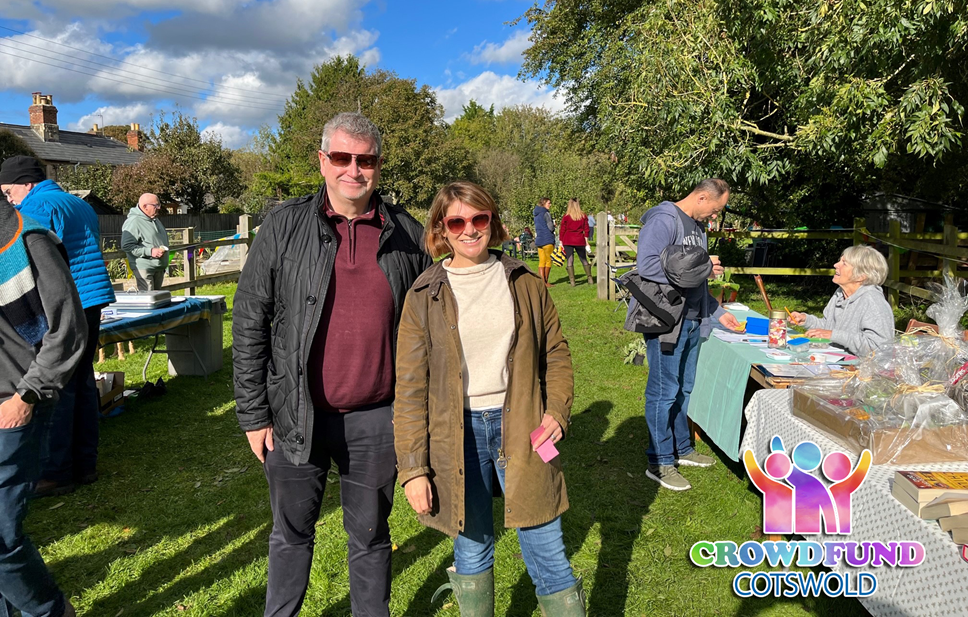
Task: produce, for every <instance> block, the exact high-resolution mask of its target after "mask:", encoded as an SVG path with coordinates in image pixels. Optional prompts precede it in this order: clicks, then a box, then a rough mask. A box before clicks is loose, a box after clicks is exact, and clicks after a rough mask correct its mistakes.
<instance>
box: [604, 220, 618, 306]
mask: <svg viewBox="0 0 968 617" xmlns="http://www.w3.org/2000/svg"><path fill="white" fill-rule="evenodd" d="M607 222H608V220H607V219H606V223H607ZM615 248H616V246H615V224H614V223H613V224H612V225H608V265H609V266H614V265H615V264H617V263H618V251H616V250H615ZM609 270H611V268H609ZM616 274H618V273H617V272H616ZM608 299H609V300H615V299H616V295H615V285H609V286H608Z"/></svg>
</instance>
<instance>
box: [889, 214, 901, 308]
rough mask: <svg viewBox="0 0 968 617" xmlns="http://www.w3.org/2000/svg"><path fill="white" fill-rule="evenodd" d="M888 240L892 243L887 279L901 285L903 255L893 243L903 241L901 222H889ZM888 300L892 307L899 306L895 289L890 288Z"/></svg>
mask: <svg viewBox="0 0 968 617" xmlns="http://www.w3.org/2000/svg"><path fill="white" fill-rule="evenodd" d="M888 224H889V227H888V234H887V236H888V238H889V239H890V241H891V242H892V244H891V245H890V247H889V249H888V253H887V272H888V274H887V278H888V279H890V280H892V281H894V282H896V283H899V282H901V276H900V272H901V253H900V249H899V248H898V247H897V246H894V244H893V243H896V242H898V241H899V240H900V239H901V221H898V220H891V221H888ZM887 299H888V300H889V301H890V303H891V307H892V308H894V307H896V306H897V301H898V292H897V290H896V289H894V288H890V289H889V290H888V292H887Z"/></svg>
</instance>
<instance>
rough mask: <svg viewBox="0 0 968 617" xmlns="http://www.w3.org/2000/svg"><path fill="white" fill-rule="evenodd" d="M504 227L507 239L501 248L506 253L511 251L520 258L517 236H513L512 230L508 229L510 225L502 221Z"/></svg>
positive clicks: (513, 255) (512, 254)
mask: <svg viewBox="0 0 968 617" xmlns="http://www.w3.org/2000/svg"><path fill="white" fill-rule="evenodd" d="M502 226H503V227H504V235H505V236H506V239H505V240H504V242H502V243H501V250H502V251H503V252H505V253H510V254H511V256H512V257H514V258H515V259H517V258H518V242H517V239H516V238H512V237H511V232H510V231H508V226H507V225H506V224H504V223H502Z"/></svg>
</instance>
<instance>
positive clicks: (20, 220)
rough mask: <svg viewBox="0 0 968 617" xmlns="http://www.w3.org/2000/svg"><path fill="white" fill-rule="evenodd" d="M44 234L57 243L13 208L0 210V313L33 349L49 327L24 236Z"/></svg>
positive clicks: (46, 232) (52, 234) (53, 236)
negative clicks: (31, 268)
mask: <svg viewBox="0 0 968 617" xmlns="http://www.w3.org/2000/svg"><path fill="white" fill-rule="evenodd" d="M28 233H43V234H48V236H50V238H51V240H53V241H54V243H55V244H57V245H58V246H60V239H58V238H57V236H56V235H54V233H53V232H51V231H49V230H48V229H46V228H45V227H43V226H42V225H40V224H39V223H37V222H36V221H34V220H33V219H31V218H28V217H24V216H23V215H21V214H20V213H19V212H17V211H16V210H14V209H13V208H0V313H2V314H3V317H4V318H5V319H6V320H7V321H8V322H9V323H10V324H11V325H12V326H13V328H14V329H15V330H16V331H17V333H18V334H19V335H20V336H21V337H23V339H24V340H25V341H27V343H29V344H30V345H32V346H34V347H36V346H37V345H39V344H40V342H41V341H42V340H43V338H44V334H45V333H46V332H47V329H48V327H49V325H48V323H47V316H46V315H45V313H44V307H43V304H42V303H41V301H40V294H39V293H38V291H37V284H36V281H35V280H34V276H33V274H32V273H31V271H30V259H29V258H28V256H27V245H26V244H25V242H24V236H25V235H26V234H28Z"/></svg>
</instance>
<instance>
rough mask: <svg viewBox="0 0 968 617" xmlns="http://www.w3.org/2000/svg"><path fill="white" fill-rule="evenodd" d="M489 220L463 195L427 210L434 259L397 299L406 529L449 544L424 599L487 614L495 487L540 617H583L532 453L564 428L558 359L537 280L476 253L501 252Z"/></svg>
mask: <svg viewBox="0 0 968 617" xmlns="http://www.w3.org/2000/svg"><path fill="white" fill-rule="evenodd" d="M499 216H500V215H499V213H498V209H497V206H496V205H495V203H494V200H493V199H492V198H491V196H490V195H489V194H488V193H487V191H485V190H484V189H483V188H481V187H479V186H477V185H476V184H473V183H471V182H454V183H452V184H449V185H447V186H445V187H444V188H442V189H441V190H440V191H439V192H438V193H437V196H436V197H435V198H434V201H433V205H432V206H431V209H430V216H429V217H428V219H427V225H426V231H425V238H426V240H425V242H426V247H427V250H428V251H429V252H430V254H431V255H432V256H434V257H435V258H436V257H441V256H445V258H444V259H443V260H441V261H438V262H437V263H435V264H434V265H433V266H432V267H431V268H430V269H428V270H427V271H426V272H425V273H424V274H422V275H421V276H420V277H419V278H418V279H417V281H416V283H414V286H413V287H412V288H411V289H410V291H409V292H408V293H407V300H406V303H405V304H404V308H403V316H402V317H401V320H400V337H399V340H398V342H397V386H396V406H395V409H394V441H395V445H396V451H397V464H398V467H399V473H400V476H399V481H400V484H401V485H402V486H403V488H404V492H405V493H406V495H407V501H408V502H409V503H410V506H411V507H412V508H413V510H414V511H415V512H416V513H417V515H418V518H419V520H420V522H421V523H423V524H424V525H427V526H429V527H433V528H435V529H438V530H440V531H443V532H444V533H446V534H447V535H449V536H451V537H454V566H453V567H452V568H448V570H447V575H448V578H449V579H450V583H449V584H448V585H445V586H444V587H442V588H441V589H440V590H438V593H439V592H440V591H441V590H443V589H445V588H446V587H448V586H450V587H451V588H452V589H453V590H454V595H455V596H456V597H457V603H458V605H459V607H460V613H461V615H465V616H466V615H488V616H490V615H493V614H494V569H493V566H494V519H493V509H492V504H491V500H492V495H493V494H494V493H493V490H494V489H495V488H496V487H494V486H492V478H493V477H495V475H496V477H497V480H498V483H499V484H500V487H501V490H502V491H503V492H504V505H503V508H502V509H503V511H504V525H505V526H506V527H514V528H517V530H518V538H519V540H520V544H521V554H522V557H523V559H524V563H525V565H526V566H527V569H528V573H529V574H530V575H531V580H532V582H534V584H535V586H536V593H537V596H538V604H539V606H540V607H541V613H542V614H543V615H554V616H555V617H572V616H578V615H584V614H585V609H584V594H583V592H582V585H581V582H580V581H577V580H575V576H574V574H573V572H572V569H571V565H570V564H569V562H568V557H567V555H566V554H565V545H564V540H563V537H562V531H561V514H562V513H563V512H564V511H565V510H566V509H567V508H568V496H567V493H566V491H565V480H564V476H563V474H562V469H561V462H560V459H559V458H552V459H550V460H549V461H548V462H545V461H544V460H542V458H541V456H540V455H539V454H538V453H537V452H536V450H537V449H538V448H539V447H540V446H541V445H542V444H544V443H545V442H546V441H547V440H551V442H552V443H556V442H558V441H560V440H561V439H562V437H563V436H564V434H565V429H566V427H567V426H568V420H569V418H570V416H571V404H572V400H573V390H574V381H573V373H572V365H571V353H570V351H569V350H568V343H567V341H566V340H565V338H564V337H563V336H562V332H561V324H560V323H559V320H558V313H557V311H556V310H555V306H554V303H553V302H552V301H551V297H550V296H549V295H548V292H547V291H546V289H545V287H544V285H543V281H542V280H541V279H539V278H538V277H536V276H535V275H534V273H532V272H531V271H530V270H528V268H527V266H525V265H524V264H523V263H522V262H520V261H518V260H516V259H512V258H511V257H508V256H507V255H502V254H501V253H499V252H497V251H495V252H493V253H492V252H490V251H488V247H490V246H500V244H501V242H502V241H503V239H504V232H503V227H502V225H501V221H500V218H499ZM521 316H526V318H522V317H521ZM455 332H456V336H455V335H454V334H455ZM435 595H436V594H435Z"/></svg>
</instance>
